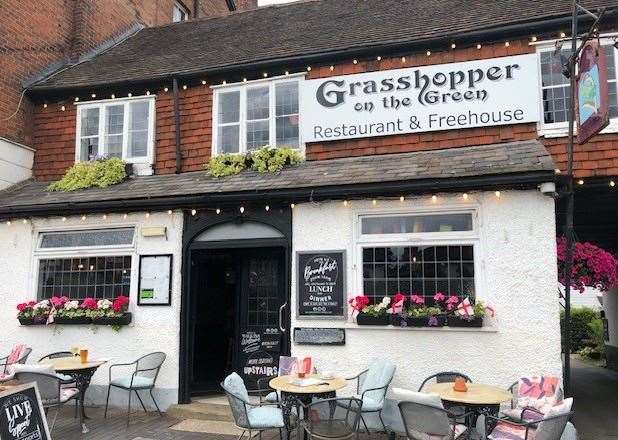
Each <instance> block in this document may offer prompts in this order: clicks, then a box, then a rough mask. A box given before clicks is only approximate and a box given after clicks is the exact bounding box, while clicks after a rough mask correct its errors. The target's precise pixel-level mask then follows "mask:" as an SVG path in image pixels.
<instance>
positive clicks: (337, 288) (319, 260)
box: [296, 250, 345, 317]
mask: <svg viewBox="0 0 618 440" xmlns="http://www.w3.org/2000/svg"><path fill="white" fill-rule="evenodd" d="M296 261H297V264H298V272H297V283H296V284H297V290H298V297H297V300H298V314H299V316H334V317H343V316H344V314H343V310H344V292H345V251H343V250H340V251H325V252H319V251H316V252H313V251H311V252H297V254H296Z"/></svg>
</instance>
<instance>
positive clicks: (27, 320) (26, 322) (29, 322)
mask: <svg viewBox="0 0 618 440" xmlns="http://www.w3.org/2000/svg"><path fill="white" fill-rule="evenodd" d="M17 319H18V320H19V323H20V324H21V325H38V324H36V323H35V322H34V317H29V318H26V317H22V316H18V317H17Z"/></svg>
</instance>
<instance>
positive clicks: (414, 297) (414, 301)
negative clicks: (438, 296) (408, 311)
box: [410, 294, 425, 305]
mask: <svg viewBox="0 0 618 440" xmlns="http://www.w3.org/2000/svg"><path fill="white" fill-rule="evenodd" d="M410 301H412V304H418V305H420V304H425V298H423V297H422V296H419V295H417V294H413V295H410Z"/></svg>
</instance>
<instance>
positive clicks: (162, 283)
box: [137, 254, 172, 306]
mask: <svg viewBox="0 0 618 440" xmlns="http://www.w3.org/2000/svg"><path fill="white" fill-rule="evenodd" d="M171 303H172V254H166V255H140V257H139V284H138V288H137V304H138V305H140V306H169V305H170V304H171Z"/></svg>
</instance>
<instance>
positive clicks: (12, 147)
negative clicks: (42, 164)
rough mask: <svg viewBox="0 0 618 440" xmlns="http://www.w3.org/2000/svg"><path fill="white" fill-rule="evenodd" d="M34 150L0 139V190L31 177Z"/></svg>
mask: <svg viewBox="0 0 618 440" xmlns="http://www.w3.org/2000/svg"><path fill="white" fill-rule="evenodd" d="M33 160H34V150H33V149H32V148H29V147H26V146H25V145H21V144H17V143H15V142H11V141H9V140H8V139H4V138H0V190H2V189H4V188H7V187H9V186H11V185H14V184H16V183H17V182H21V181H22V180H26V179H29V178H30V177H32V161H33Z"/></svg>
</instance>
